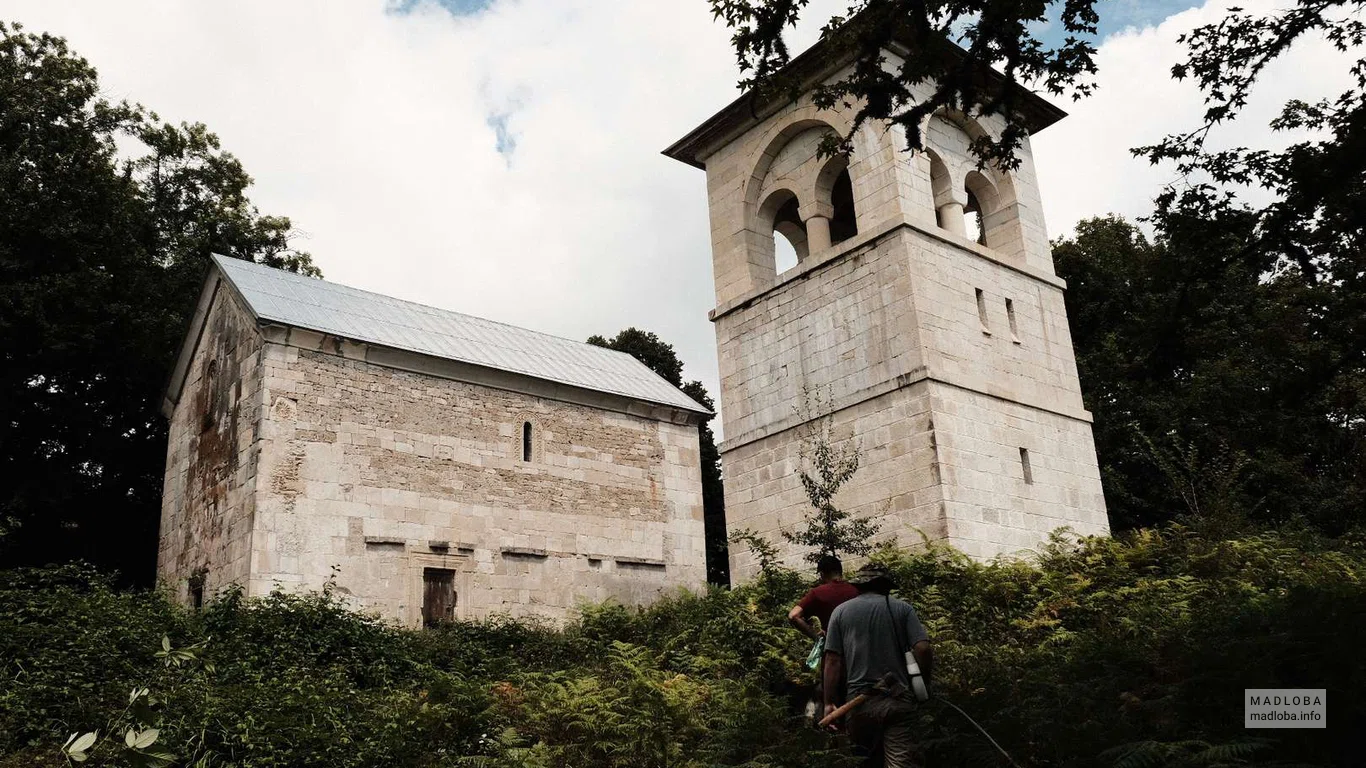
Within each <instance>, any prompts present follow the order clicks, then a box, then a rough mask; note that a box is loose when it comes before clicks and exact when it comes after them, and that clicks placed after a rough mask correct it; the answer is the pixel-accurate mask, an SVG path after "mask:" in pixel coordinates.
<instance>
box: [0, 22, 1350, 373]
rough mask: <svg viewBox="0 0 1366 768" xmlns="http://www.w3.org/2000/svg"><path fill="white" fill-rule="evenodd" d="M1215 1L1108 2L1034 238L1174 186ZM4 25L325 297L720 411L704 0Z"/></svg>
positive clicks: (723, 39) (1278, 93)
mask: <svg viewBox="0 0 1366 768" xmlns="http://www.w3.org/2000/svg"><path fill="white" fill-rule="evenodd" d="M1266 1H1267V0H1248V1H1245V2H1241V3H1239V4H1240V5H1242V6H1244V7H1253V8H1256V7H1264V6H1265V3H1266ZM843 5H844V3H843V2H842V0H835V1H834V2H831V0H815V2H813V3H812V5H811V12H810V14H809V16H810V21H813V22H823V21H824V20H825V19H826V18H828V15H829V13H830V12H831V11H834V10H838V9H839V8H840V7H842V6H843ZM1224 5H1227V3H1218V2H1213V1H1212V2H1210V3H1209V4H1207V5H1206V4H1199V3H1192V2H1188V1H1187V0H1156V1H1148V0H1110V2H1108V3H1102V4H1101V12H1102V14H1104V18H1105V22H1104V24H1103V27H1102V29H1101V33H1102V40H1101V41H1100V45H1099V48H1100V55H1099V60H1098V63H1099V66H1100V74H1099V77H1098V83H1099V90H1098V93H1097V94H1096V95H1095V96H1094V97H1092V98H1090V99H1088V100H1086V101H1084V102H1080V103H1068V104H1061V105H1060V106H1062V107H1063V108H1064V109H1066V110H1067V111H1068V112H1070V113H1071V117H1069V118H1068V119H1066V120H1064V121H1062V122H1061V123H1059V124H1057V125H1055V126H1053V127H1052V128H1050V129H1049V130H1047V131H1045V132H1043V133H1042V134H1040V135H1039V136H1038V137H1037V138H1036V139H1035V144H1034V148H1035V160H1036V165H1037V166H1038V168H1039V174H1040V177H1041V181H1042V184H1043V185H1044V187H1043V199H1044V205H1045V212H1046V215H1047V219H1048V225H1049V230H1050V234H1052V235H1055V236H1056V235H1060V234H1064V233H1066V232H1067V231H1069V230H1070V229H1071V227H1072V226H1073V225H1074V224H1075V222H1076V221H1077V220H1078V219H1080V218H1083V217H1086V216H1091V215H1098V214H1104V213H1107V212H1115V213H1120V214H1124V215H1127V216H1130V217H1135V216H1140V215H1143V214H1144V213H1145V212H1146V211H1147V210H1148V208H1149V205H1148V201H1149V200H1151V198H1152V196H1153V195H1154V194H1155V193H1156V192H1157V191H1158V189H1159V188H1160V186H1161V185H1162V184H1163V183H1165V182H1167V181H1169V180H1170V172H1169V171H1165V170H1163V169H1153V168H1149V167H1147V166H1146V165H1145V164H1143V163H1142V162H1140V161H1137V160H1134V159H1132V158H1131V157H1130V156H1129V153H1128V149H1129V148H1130V147H1133V146H1137V145H1140V144H1145V143H1150V142H1154V141H1156V140H1158V139H1159V138H1160V137H1161V136H1162V135H1164V134H1166V133H1169V132H1173V131H1177V130H1181V129H1183V128H1188V127H1190V126H1192V125H1193V124H1194V123H1195V121H1196V120H1197V118H1198V116H1199V114H1200V111H1201V110H1200V102H1199V99H1198V96H1197V95H1196V93H1195V91H1194V89H1193V88H1192V87H1191V86H1189V85H1185V84H1179V83H1175V82H1173V81H1171V80H1170V78H1169V77H1168V76H1167V73H1168V71H1169V69H1170V67H1171V65H1172V64H1173V63H1174V62H1175V61H1176V60H1177V57H1178V54H1179V50H1180V49H1179V47H1178V46H1177V44H1176V37H1177V36H1178V35H1179V34H1180V33H1181V32H1182V31H1184V30H1188V29H1190V28H1192V27H1193V26H1195V25H1196V24H1198V23H1202V22H1205V21H1210V20H1214V19H1216V18H1218V17H1219V16H1220V15H1221V9H1222V7H1223V6H1224ZM0 18H4V19H6V20H10V21H19V22H21V23H23V24H24V25H25V26H26V27H27V28H28V29H29V30H30V31H35V32H36V31H46V32H51V33H54V34H57V35H61V36H63V37H66V38H67V39H68V41H69V42H70V44H71V45H72V47H73V48H74V49H75V50H76V51H77V52H79V53H81V54H82V55H84V56H85V57H86V58H88V59H89V60H90V61H91V62H92V63H93V64H94V65H95V66H96V67H97V68H98V69H99V72H100V75H101V81H102V84H103V87H104V89H105V92H106V95H107V96H108V97H111V98H115V99H128V100H130V101H136V102H139V103H142V104H144V105H145V106H147V107H149V108H151V109H154V110H155V111H157V112H158V113H159V114H160V115H161V117H162V118H164V119H167V120H172V121H201V122H204V123H206V124H207V125H208V126H209V127H210V129H212V130H213V131H215V132H216V133H217V134H218V135H219V136H220V137H221V138H222V141H223V145H224V147H225V148H227V149H228V150H229V151H231V152H233V153H234V154H236V155H237V156H238V157H239V158H241V160H242V161H243V163H244V164H245V165H246V167H247V169H248V171H249V172H250V173H251V174H252V176H253V177H254V178H255V180H256V185H255V188H254V191H253V192H252V198H253V200H254V201H255V202H256V203H257V205H258V206H259V207H260V208H261V210H262V211H263V212H266V213H272V214H283V215H287V216H289V217H291V219H292V220H293V221H294V223H295V225H296V227H297V228H298V229H299V230H300V232H301V234H302V240H301V242H300V246H301V247H302V248H303V249H305V250H307V251H309V252H311V253H312V254H313V256H314V259H315V261H316V262H317V264H318V265H319V266H320V267H321V268H322V270H323V272H324V273H325V275H326V276H327V278H328V279H331V280H335V281H337V282H341V283H345V284H348V285H353V286H357V287H361V288H365V289H368V290H374V291H379V292H382V293H387V294H391V295H393V296H398V297H401V298H405V299H409V300H413V301H419V302H423V303H426V304H432V305H435V306H440V307H446V308H449V309H454V310H458V311H461V312H466V313H470V314H474V315H479V316H483V317H488V318H492V319H495V320H501V321H504V322H509V323H513V324H517V325H521V326H524V327H528V328H533V329H536V330H540V331H545V332H548V333H553V334H556V335H559V336H565V337H569V338H576V339H582V338H584V337H586V336H588V335H589V334H592V333H602V334H606V335H610V334H613V333H615V332H616V331H617V330H620V329H621V328H624V327H627V326H630V325H635V326H637V327H641V328H645V329H648V330H652V331H654V332H656V333H658V334H659V335H660V336H661V337H663V338H664V339H665V340H667V341H670V342H672V343H673V344H674V345H675V346H676V347H677V349H678V350H679V353H680V355H681V356H682V358H683V360H684V363H685V365H686V370H685V374H684V375H685V376H687V377H688V378H700V379H702V380H703V382H704V383H706V384H707V387H708V389H710V390H711V391H712V392H713V393H715V392H716V356H715V350H714V346H713V345H714V336H713V332H712V328H711V324H710V323H709V322H708V321H707V319H706V313H707V311H708V310H709V309H711V308H712V306H713V300H712V297H713V291H712V284H711V266H710V245H709V241H708V221H707V211H706V201H705V190H704V179H703V174H702V172H701V171H698V170H695V169H693V168H690V167H687V166H684V165H682V164H679V163H677V162H674V161H672V160H669V159H667V158H665V157H663V156H661V155H660V154H659V153H660V150H662V149H663V148H664V147H666V146H668V145H669V144H670V143H672V142H673V140H675V139H677V138H679V137H681V136H682V135H683V134H685V133H687V132H688V131H689V130H690V129H691V128H693V127H694V126H696V125H697V124H698V123H700V122H701V121H703V120H704V119H706V118H707V117H708V116H710V115H711V114H712V113H713V112H715V111H716V110H717V109H719V108H720V107H721V106H723V105H724V104H726V103H727V102H729V101H730V100H731V99H732V98H734V96H735V95H736V92H735V80H736V76H737V72H736V68H735V65H734V57H733V54H732V52H731V49H730V47H729V33H728V31H727V30H726V29H724V28H723V27H721V26H720V25H718V24H717V23H714V22H713V20H712V18H711V14H710V13H709V10H708V5H707V2H706V0H441V2H437V1H436V0H397V1H396V0H344V1H343V0H290V1H289V2H280V1H279V0H231V1H228V0H217V1H214V2H209V1H204V2H198V1H197V2H184V1H176V2H171V1H169V0H166V1H162V2H157V1H154V0H119V1H118V2H109V1H106V2H92V1H90V0H7V2H6V3H5V5H4V8H3V9H0ZM818 26H819V24H818V23H808V24H806V25H805V26H804V27H803V28H802V29H799V30H797V31H796V32H795V33H794V35H793V39H792V42H793V43H794V44H795V45H804V44H805V43H808V42H810V41H812V40H814V36H815V34H816V33H815V29H816V28H817V27H818ZM1333 58H1334V57H1333V54H1332V53H1331V51H1329V50H1327V47H1326V46H1324V45H1314V44H1310V45H1301V46H1299V47H1298V48H1297V49H1296V50H1295V51H1294V52H1293V55H1292V56H1291V57H1290V58H1289V59H1288V60H1287V61H1284V62H1281V63H1279V64H1278V65H1276V66H1274V67H1273V68H1272V69H1271V70H1270V71H1268V73H1267V75H1266V76H1265V78H1264V83H1263V84H1262V85H1261V86H1259V88H1258V91H1257V93H1256V94H1255V96H1256V98H1255V99H1254V103H1253V105H1252V109H1250V110H1249V113H1248V115H1247V117H1246V118H1245V119H1244V120H1242V121H1240V122H1239V123H1238V124H1236V125H1233V126H1230V127H1229V128H1228V129H1227V130H1225V131H1224V132H1223V133H1222V134H1220V136H1219V141H1220V142H1222V143H1225V144H1231V145H1235V144H1259V143H1262V142H1263V141H1264V140H1265V137H1266V136H1267V135H1268V133H1267V129H1266V127H1265V126H1266V123H1267V121H1268V119H1269V118H1270V116H1271V114H1272V113H1273V112H1274V111H1275V108H1276V105H1278V104H1279V103H1280V102H1281V101H1283V100H1284V98H1285V97H1286V96H1287V95H1288V94H1290V93H1296V94H1297V95H1302V96H1310V95H1315V94H1322V95H1326V94H1328V93H1329V92H1331V91H1332V90H1333V87H1334V86H1335V85H1341V84H1342V83H1343V82H1345V81H1344V80H1343V79H1342V77H1341V74H1340V73H1341V70H1342V68H1341V67H1332V66H1331V62H1332V60H1333ZM1310 76H1312V77H1313V78H1314V80H1315V84H1316V85H1317V86H1318V87H1317V88H1316V89H1306V88H1305V87H1304V85H1303V81H1304V79H1305V78H1306V77H1310Z"/></svg>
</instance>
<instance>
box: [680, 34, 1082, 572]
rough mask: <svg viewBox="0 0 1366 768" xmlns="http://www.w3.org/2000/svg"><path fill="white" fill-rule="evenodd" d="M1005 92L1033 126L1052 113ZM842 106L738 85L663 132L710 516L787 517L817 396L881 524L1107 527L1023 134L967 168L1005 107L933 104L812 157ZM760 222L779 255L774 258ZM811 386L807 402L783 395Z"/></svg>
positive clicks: (1024, 539)
mask: <svg viewBox="0 0 1366 768" xmlns="http://www.w3.org/2000/svg"><path fill="white" fill-rule="evenodd" d="M906 55H914V53H912V52H908V51H907V50H901V51H899V52H897V51H889V52H888V58H889V64H890V65H892V66H895V65H896V64H897V62H896V57H897V56H906ZM790 66H792V67H796V68H801V69H802V71H803V72H806V73H809V74H810V77H811V78H813V79H814V78H819V77H829V78H831V79H834V78H835V77H838V76H839V74H840V71H841V68H842V61H841V60H840V59H839V58H838V57H836V56H832V55H831V54H830V53H829V52H828V51H825V50H823V46H821V45H817V46H816V47H815V48H812V49H811V50H809V51H807V52H806V53H804V54H802V55H801V56H800V57H798V58H797V59H796V60H794V61H793V63H792V64H791V65H790ZM923 95H924V96H928V95H929V91H928V89H927V90H926V93H925V94H923ZM1025 101H1026V114H1027V115H1028V119H1029V122H1030V130H1031V132H1037V131H1040V130H1043V129H1044V128H1046V127H1048V126H1049V125H1051V124H1052V123H1054V122H1056V121H1057V120H1059V119H1061V118H1062V117H1064V114H1063V112H1061V111H1060V110H1058V109H1057V108H1056V107H1054V106H1052V105H1051V104H1049V103H1047V102H1045V101H1044V100H1042V99H1040V98H1038V97H1037V96H1034V95H1032V94H1029V95H1027V96H1026V99H1025ZM852 117H853V113H852V111H826V110H819V109H817V108H816V107H815V106H813V105H812V104H811V103H810V102H809V100H807V99H801V100H798V101H797V102H796V103H791V102H786V101H784V102H775V103H771V104H763V103H756V102H754V101H753V100H751V99H750V98H749V97H748V96H744V97H741V98H740V99H738V100H736V101H735V102H734V103H732V104H731V105H730V106H728V107H726V108H725V109H723V110H721V111H720V112H719V113H717V114H716V115H715V116H713V117H712V118H711V119H709V120H707V121H706V122H705V123H703V124H702V125H701V126H699V127H698V128H696V129H694V130H693V131H692V132H691V133H689V134H688V135H687V136H685V137H684V138H682V139H681V140H679V141H678V142H676V143H675V144H674V145H673V146H671V147H669V148H668V149H667V150H665V154H666V155H668V156H669V157H672V158H674V159H677V160H680V161H682V162H685V163H688V164H689V165H693V166H695V167H697V168H701V169H704V170H705V171H706V173H707V195H708V203H709V206H710V210H711V236H712V265H713V270H714V275H715V279H716V308H715V309H714V310H712V311H711V313H710V317H711V320H712V322H714V323H715V324H716V343H717V349H718V352H719V356H720V367H721V412H722V416H723V419H724V427H725V441H724V443H723V444H722V446H721V456H722V465H723V468H724V471H725V477H726V516H727V519H728V526H729V527H730V528H731V530H736V529H739V528H750V529H753V530H754V531H756V532H758V533H760V534H764V535H765V536H766V537H768V538H769V539H770V540H773V541H775V542H778V543H782V542H781V536H780V535H779V532H780V531H781V530H783V529H787V530H792V529H795V528H796V527H797V526H798V525H799V524H800V522H801V520H802V518H803V516H804V515H805V514H806V513H807V511H808V509H809V507H808V505H807V502H806V497H805V495H804V494H803V492H802V489H801V484H800V482H799V479H798V476H797V471H796V470H797V466H798V461H799V457H798V451H799V448H800V442H801V433H802V430H801V429H799V427H801V426H802V424H803V423H804V420H806V419H808V418H822V417H825V416H829V417H830V419H831V422H832V425H833V429H834V434H835V435H836V437H837V438H852V439H854V440H855V441H856V444H857V445H858V447H859V450H860V453H861V466H860V468H859V470H858V472H857V473H856V474H855V476H854V478H853V480H851V481H850V483H849V484H848V485H846V486H845V488H844V489H843V490H841V492H840V495H839V496H838V497H837V498H836V503H837V504H839V505H840V507H841V508H842V509H845V510H848V511H850V512H851V513H853V514H854V515H857V516H860V517H868V518H872V519H874V520H875V521H876V522H877V523H879V524H880V527H881V529H880V533H879V538H892V537H895V538H896V539H897V540H899V541H900V542H901V543H902V544H905V545H911V544H915V543H918V542H919V541H921V538H920V537H921V534H922V533H923V534H924V535H925V536H928V537H930V538H931V539H944V540H947V541H948V542H949V543H951V544H953V545H954V546H956V547H958V548H959V549H961V550H963V551H965V552H967V553H968V554H969V555H972V556H974V557H978V558H987V557H991V556H994V555H997V554H1003V553H1014V552H1019V551H1022V550H1028V549H1032V548H1036V547H1037V546H1038V545H1039V544H1040V543H1041V542H1042V541H1044V540H1045V539H1046V537H1047V536H1048V534H1049V532H1050V531H1052V530H1053V529H1055V528H1059V527H1063V526H1067V527H1070V528H1071V529H1072V530H1073V531H1074V532H1076V533H1079V534H1105V533H1108V532H1109V523H1108V520H1107V518H1106V514H1105V499H1104V496H1103V495H1102V492H1101V484H1100V472H1099V469H1098V467H1097V462H1096V451H1095V444H1094V441H1093V439H1092V435H1091V415H1090V414H1089V413H1088V412H1087V411H1086V410H1085V409H1084V408H1083V406H1082V399H1081V388H1080V386H1079V384H1078V381H1077V366H1076V359H1075V357H1074V355H1073V351H1072V339H1071V334H1070V332H1069V330H1068V326H1067V311H1066V308H1065V306H1064V304H1063V290H1064V288H1065V287H1066V286H1065V283H1064V282H1063V280H1061V279H1059V278H1058V277H1057V276H1056V275H1055V274H1054V272H1053V259H1052V255H1051V252H1050V248H1049V243H1048V237H1047V235H1046V233H1045V231H1044V221H1043V211H1042V209H1041V206H1040V202H1039V189H1038V182H1037V179H1036V178H1035V174H1034V163H1033V158H1032V157H1031V154H1030V148H1029V144H1028V142H1026V143H1025V144H1024V146H1023V148H1022V149H1021V154H1020V160H1021V163H1020V165H1019V167H1018V168H1017V169H1015V170H1013V171H1011V172H1009V173H1007V172H1003V171H1001V170H998V169H994V168H988V169H985V170H979V169H978V168H977V161H976V158H975V157H974V156H972V155H971V154H970V153H969V150H968V147H969V144H970V142H971V141H972V138H973V137H974V136H978V135H982V133H983V132H985V133H987V134H991V135H999V131H1000V130H1001V129H1002V128H1003V126H1004V123H1003V121H1001V120H999V119H998V118H995V117H994V116H990V117H979V118H977V119H973V118H970V117H968V116H966V115H963V114H960V113H955V112H950V111H944V112H940V113H938V114H936V115H934V116H933V117H932V118H930V119H929V121H928V123H927V125H926V129H925V131H924V148H923V151H918V152H915V153H910V152H906V151H903V150H904V148H905V146H906V140H905V134H904V132H903V131H901V130H900V129H897V128H892V129H890V130H888V129H887V128H886V126H885V125H882V124H872V123H869V124H866V125H864V126H863V127H862V128H861V129H860V130H859V131H858V132H857V133H856V134H855V135H854V137H853V146H854V151H853V154H852V156H851V157H849V158H847V159H846V158H844V157H835V158H824V159H823V158H820V157H819V154H818V152H817V147H818V144H819V142H820V140H821V138H822V136H823V135H824V134H825V133H826V132H828V131H832V130H833V131H834V132H836V133H839V134H844V133H846V132H847V131H848V130H849V127H850V125H851V120H852ZM775 237H781V238H784V239H786V240H787V241H788V242H789V243H790V245H791V248H792V250H793V251H795V253H796V255H797V263H796V265H795V266H792V267H790V268H787V269H785V270H784V271H782V272H781V273H779V272H778V270H777V269H776V267H775V247H774V241H775ZM810 392H819V393H821V394H822V396H823V399H824V400H826V401H828V402H826V405H825V408H824V412H823V413H815V414H811V413H809V412H808V413H807V414H806V415H805V416H803V415H799V413H798V407H799V406H800V405H801V404H802V403H803V401H804V399H805V398H806V397H807V395H806V393H810ZM800 555H801V552H799V551H797V550H795V549H792V548H785V549H784V550H783V556H784V558H785V560H786V561H787V562H788V563H789V564H793V565H795V564H797V563H798V562H799V558H800ZM754 570H755V564H754V563H752V562H751V561H750V558H749V555H748V554H747V553H745V552H736V553H734V554H732V572H733V573H734V574H735V575H736V577H737V578H742V579H743V578H745V577H747V576H749V575H751V574H753V573H754Z"/></svg>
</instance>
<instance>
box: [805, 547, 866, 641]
mask: <svg viewBox="0 0 1366 768" xmlns="http://www.w3.org/2000/svg"><path fill="white" fill-rule="evenodd" d="M816 573H818V574H819V575H820V579H821V583H820V584H819V585H817V586H816V587H815V588H814V589H812V590H811V591H809V592H807V593H806V594H805V595H803V596H802V599H801V600H798V601H797V604H796V605H794V606H792V610H791V611H788V613H787V620H788V621H790V622H792V626H794V627H796V628H797V630H798V631H799V632H801V633H802V634H803V635H806V636H807V637H809V638H811V639H812V640H819V639H821V638H822V637H825V630H826V628H827V627H829V626H830V614H832V613H834V612H835V606H837V605H839V604H840V603H842V602H844V601H845V600H850V599H852V598H855V597H858V594H859V593H858V588H857V587H855V586H854V585H852V584H850V583H849V582H847V581H845V580H844V565H843V564H842V563H841V562H840V559H839V558H838V557H835V556H834V555H824V556H822V557H821V559H820V560H818V561H816ZM811 618H816V619H818V620H819V621H820V629H816V628H815V627H813V626H811V622H810V621H809V620H810V619H811Z"/></svg>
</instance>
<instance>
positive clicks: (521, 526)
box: [158, 257, 709, 625]
mask: <svg viewBox="0 0 1366 768" xmlns="http://www.w3.org/2000/svg"><path fill="white" fill-rule="evenodd" d="M163 411H164V413H165V415H166V416H167V417H168V418H169V419H170V438H169V446H168V449H167V462H166V475H165V485H164V493H163V497H162V498H163V501H162V517H161V540H160V549H159V552H158V572H159V575H160V578H161V580H162V581H163V582H164V583H166V584H167V585H169V586H170V587H171V588H172V589H174V590H177V591H178V594H179V596H180V598H181V599H183V600H185V601H186V602H189V603H192V604H195V603H198V602H199V601H201V600H203V599H204V597H205V596H206V595H211V594H213V593H214V592H215V591H217V590H218V589H219V588H221V587H223V586H225V585H227V584H229V583H237V584H240V585H241V586H242V587H243V588H244V589H245V590H246V592H247V594H248V595H252V596H255V595H262V594H266V593H268V592H269V591H271V590H272V589H274V588H276V587H277V586H279V587H282V588H284V589H312V590H318V589H321V588H322V587H323V586H324V584H325V583H326V582H328V581H329V580H331V581H332V582H333V583H334V584H335V587H334V589H335V592H336V593H337V594H341V595H343V596H346V599H347V600H348V601H349V602H350V603H351V604H353V605H354V606H355V607H357V608H360V609H363V610H368V611H372V612H376V613H378V614H380V615H382V616H385V617H387V618H390V619H394V620H397V621H400V622H403V623H406V624H409V625H418V624H422V623H431V622H434V621H438V620H441V619H449V618H455V617H460V618H473V617H480V616H484V615H487V614H490V613H497V612H506V613H511V614H514V615H529V614H540V615H546V616H550V617H556V618H562V617H563V616H565V614H566V613H567V612H568V611H569V610H570V609H572V608H573V607H574V606H575V604H576V603H577V602H579V601H581V600H595V601H596V600H605V599H607V598H616V599H618V600H620V601H622V602H626V603H640V602H645V601H648V600H650V599H652V598H653V597H655V596H657V595H658V594H659V593H660V592H661V591H664V590H672V589H674V588H677V587H679V586H688V587H698V586H701V585H702V584H704V583H705V580H706V569H705V560H706V554H705V545H704V541H703V527H702V526H703V522H702V480H701V471H700V469H699V458H698V428H697V425H698V423H699V421H700V420H701V419H702V418H703V417H704V416H705V415H707V414H708V413H709V412H708V411H707V410H706V409H705V408H703V407H702V406H701V405H699V404H697V403H696V402H694V401H693V400H692V399H690V398H688V397H687V396H686V395H684V394H683V393H682V392H680V391H679V390H678V389H676V388H674V387H673V386H672V385H671V384H669V383H668V382H666V381H664V380H663V379H662V378H660V377H659V376H657V375H656V374H655V373H654V372H653V371H651V370H650V369H649V368H647V367H645V366H644V365H643V364H642V363H640V362H639V361H637V360H636V359H635V358H633V357H631V356H630V355H628V354H624V353H621V352H616V351H613V350H609V349H603V348H600V347H594V346H590V345H587V344H582V343H579V342H574V341H569V340H567V339H561V338H556V337H553V336H548V335H545V334H541V333H535V332H532V331H528V330H524V329H521V328H514V327H511V326H508V325H503V324H500V323H495V322H490V321H487V320H481V319H479V318H475V317H470V316H467V315H462V314H458V313H455V312H448V311H444V310H439V309H433V308H431V307H426V306H422V305H418V304H413V303H410V302H405V301H399V300H396V299H392V298H389V297H386V296H381V295H378V294H374V293H368V292H366V291H361V290H356V289H353V288H347V287H345V286H340V285H335V284H332V283H327V282H324V281H322V280H317V279H313V278H308V277H302V276H299V275H295V274H292V273H288V272H284V271H281V270H276V269H271V268H269V267H265V266H261V265H257V264H252V263H249V262H244V261H240V260H236V259H229V258H224V257H214V259H213V268H212V270H211V272H210V274H209V276H208V278H207V280H206V282H205V285H204V288H203V291H202V294H201V296H200V300H199V305H198V307H197V309H196V312H195V315H194V319H193V321H192V324H191V328H190V331H189V333H188V335H187V337H186V339H185V342H184V346H183V348H182V350H181V353H180V356H179V359H178V361H177V363H176V366H175V369H174V372H173V374H172V377H171V382H170V385H169V386H168V388H167V393H166V398H165V401H164V403H163Z"/></svg>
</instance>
